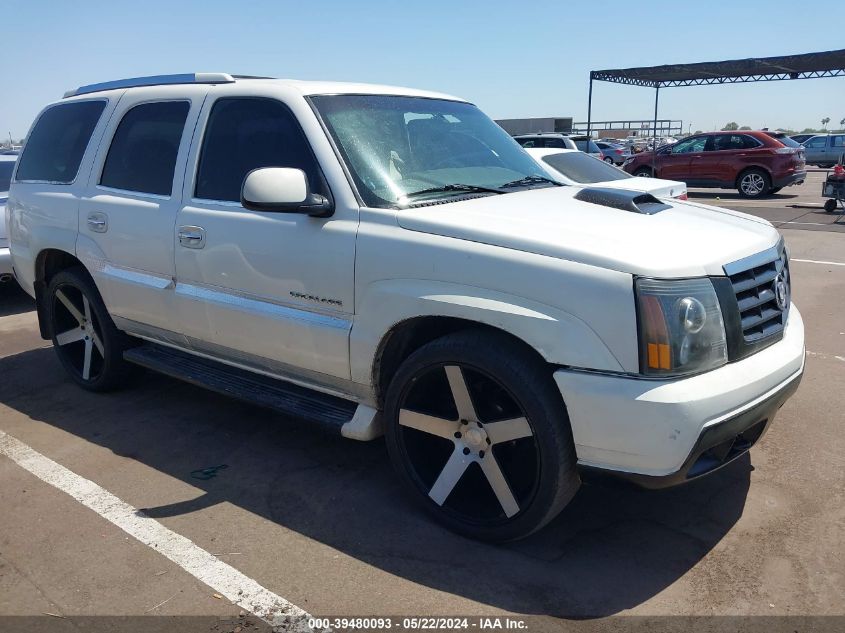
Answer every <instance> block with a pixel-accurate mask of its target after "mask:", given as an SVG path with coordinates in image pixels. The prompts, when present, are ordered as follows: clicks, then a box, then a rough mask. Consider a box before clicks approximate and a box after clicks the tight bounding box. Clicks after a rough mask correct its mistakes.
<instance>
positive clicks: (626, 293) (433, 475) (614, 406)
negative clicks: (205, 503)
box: [6, 73, 804, 541]
mask: <svg viewBox="0 0 845 633" xmlns="http://www.w3.org/2000/svg"><path fill="white" fill-rule="evenodd" d="M6 222H7V225H8V236H9V240H10V243H11V254H12V261H13V265H14V272H15V275H16V277H17V279H18V281H19V282H20V283H21V285H22V286H23V288H24V289H25V290H26V291H27V292H29V293H30V294H31V295H32V296H33V297H35V299H36V301H37V308H38V317H39V321H40V326H41V333H42V335H43V336H44V337H45V338H49V339H52V341H53V344H54V346H55V349H56V352H57V354H58V357H59V359H60V361H61V362H62V364H63V365H64V367H65V368H66V369H67V371H68V373H69V375H70V376H71V378H72V379H73V380H75V381H76V382H77V383H79V385H81V386H82V387H84V388H87V389H91V390H105V389H110V388H113V387H115V386H117V385H119V384H120V383H121V382H122V381H123V380H124V379H125V378H126V377H127V376H128V375H129V373H130V372H129V371H128V368H130V367H131V366H132V364H136V365H142V366H145V367H148V368H152V369H154V370H157V371H161V372H164V373H166V374H169V375H171V376H174V377H178V378H181V379H184V380H188V381H190V382H192V383H195V384H199V385H203V386H205V387H208V388H210V389H214V390H217V391H220V392H223V393H226V394H230V395H233V396H237V397H241V398H244V399H246V400H249V401H251V402H254V403H257V404H260V405H264V406H267V407H269V408H271V409H275V410H276V411H281V412H283V413H285V414H288V415H295V416H298V417H300V418H304V419H308V420H311V421H313V422H314V423H316V424H319V425H322V426H323V427H326V428H328V429H332V430H335V431H337V432H339V433H341V434H343V435H344V436H346V437H349V438H353V439H358V440H370V439H374V438H376V437H379V436H381V435H382V434H385V435H386V443H387V448H388V451H389V453H390V456H391V459H392V461H393V463H394V465H395V467H396V469H397V471H398V473H399V475H400V478H401V479H402V480H403V481H404V483H405V484H407V488H408V489H409V490H410V491H411V494H413V495H414V496H415V497H416V498H417V499H418V500H419V501H420V502H421V504H422V506H423V507H424V508H426V509H427V510H428V511H430V512H431V513H432V515H433V516H434V517H436V518H437V519H438V520H439V521H441V522H442V523H444V524H445V525H447V526H448V527H450V528H451V529H454V530H456V531H459V532H461V533H463V534H466V535H470V536H472V537H475V538H481V539H487V540H494V541H501V540H508V539H514V538H519V537H522V536H525V535H527V534H529V533H531V532H533V531H535V530H537V529H539V528H540V527H541V526H543V525H544V524H546V523H547V522H548V521H550V520H551V519H552V518H553V517H554V516H555V515H557V514H558V513H559V512H560V511H561V510H562V509H563V507H564V506H565V505H566V504H567V502H568V501H569V500H570V499H571V498H572V497H573V495H574V494H575V493H576V491H577V489H578V486H579V484H580V480H581V475H583V474H584V473H589V472H604V473H611V474H615V475H618V476H621V477H626V478H628V479H631V480H633V481H635V482H637V483H640V484H642V485H644V486H651V487H659V486H665V485H671V484H676V483H680V482H685V481H688V480H690V479H694V478H696V477H698V476H700V475H703V474H705V473H708V472H711V471H713V470H715V469H717V468H719V467H720V466H722V465H724V464H726V463H728V462H730V461H731V460H733V459H735V458H736V457H737V456H739V455H742V454H743V453H745V452H746V451H747V450H748V449H749V448H750V447H751V445H752V444H754V442H755V441H757V440H758V439H759V438H760V437H761V435H762V434H763V432H764V431H765V430H766V428H767V427H768V425H769V424H770V423H771V422H772V419H773V417H774V415H775V413H776V412H777V410H778V409H779V407H780V406H781V405H782V404H783V403H784V401H785V400H786V399H787V398H788V397H789V396H790V395H791V394H792V393H793V391H794V390H795V389H796V387H797V385H798V383H799V380H800V378H801V375H802V372H803V368H804V326H803V323H802V321H801V316H800V314H799V312H798V310H797V309H796V308H795V306H792V305H791V302H790V279H789V258H788V253H787V251H786V249H785V248H784V244H783V242H782V240H781V238H780V236H779V235H778V233H777V231H776V230H775V229H774V228H773V227H772V226H771V225H770V224H769V223H768V222H766V221H764V220H761V219H758V218H754V217H750V216H747V215H744V214H741V213H736V212H733V211H729V210H726V209H716V208H712V207H706V206H704V205H700V204H694V203H692V202H683V201H678V200H672V199H657V198H655V197H653V196H651V195H650V194H647V193H642V192H635V191H626V190H619V189H601V188H590V187H573V186H562V185H560V184H559V183H556V182H552V181H551V180H549V179H548V177H547V176H546V175H544V172H543V171H542V169H541V168H540V167H539V165H537V163H535V162H534V161H533V160H532V159H531V157H530V156H528V154H526V153H525V151H524V150H523V149H522V148H521V147H520V146H519V145H518V144H517V143H516V142H515V141H514V140H513V139H511V138H510V137H509V136H508V135H507V134H506V133H505V132H504V131H503V130H501V129H500V128H499V127H497V126H496V124H495V123H493V122H492V121H491V120H490V119H489V118H488V117H487V116H485V115H484V114H483V113H482V112H480V111H479V110H478V109H477V108H476V107H475V106H473V105H472V104H470V103H467V102H466V101H463V100H461V99H458V98H455V97H450V96H447V95H442V94H435V93H430V92H422V91H417V90H408V89H404V88H394V87H385V86H372V85H364V84H338V83H322V82H316V83H309V82H300V81H287V80H285V81H282V80H274V79H265V78H254V77H239V76H232V75H227V74H222V73H205V74H188V75H175V76H172V75H169V76H158V77H144V78H138V79H127V80H121V81H116V82H110V83H105V84H97V85H91V86H84V87H81V88H79V89H77V90H73V91H71V92H69V93H67V94H66V95H65V97H64V98H63V99H61V100H59V101H57V102H56V103H53V104H50V105H49V106H47V107H46V108H45V109H44V110H43V111H42V112H41V113H40V114H39V115H38V118H37V119H36V121H35V123H34V125H33V127H32V129H31V130H30V132H29V135H28V137H27V140H26V143H25V146H24V149H23V152H22V154H21V156H20V159H19V160H18V163H17V167H16V171H15V174H14V175H13V179H12V185H11V191H10V196H9V201H8V206H7V217H6ZM232 424H233V425H236V424H237V422H236V421H233V422H232Z"/></svg>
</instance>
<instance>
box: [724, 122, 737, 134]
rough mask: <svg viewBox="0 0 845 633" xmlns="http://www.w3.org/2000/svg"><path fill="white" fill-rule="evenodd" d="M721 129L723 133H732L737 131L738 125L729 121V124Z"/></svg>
mask: <svg viewBox="0 0 845 633" xmlns="http://www.w3.org/2000/svg"><path fill="white" fill-rule="evenodd" d="M722 129H723V130H725V131H729V132H730V131H733V130H738V129H739V124H737V122H736V121H731V122H730V123H728V124H727V125H725V127H723V128H722Z"/></svg>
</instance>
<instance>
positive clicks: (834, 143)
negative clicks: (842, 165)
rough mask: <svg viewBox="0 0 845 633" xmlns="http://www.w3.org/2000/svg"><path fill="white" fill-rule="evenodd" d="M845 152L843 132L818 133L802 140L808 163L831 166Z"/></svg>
mask: <svg viewBox="0 0 845 633" xmlns="http://www.w3.org/2000/svg"><path fill="white" fill-rule="evenodd" d="M843 153H845V134H819V135H818V136H814V137H812V138H809V139H807V140H806V141H804V154H805V156H806V158H807V164H808V165H818V166H819V167H832V166H833V165H835V164H836V163H838V162H839V161H840V160H842V154H843Z"/></svg>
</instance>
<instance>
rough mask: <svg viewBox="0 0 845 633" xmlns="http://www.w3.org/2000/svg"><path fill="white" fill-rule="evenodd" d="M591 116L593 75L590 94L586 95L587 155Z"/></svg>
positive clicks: (591, 74)
mask: <svg viewBox="0 0 845 633" xmlns="http://www.w3.org/2000/svg"><path fill="white" fill-rule="evenodd" d="M592 115H593V73H590V92H589V94H588V95H587V144H586V148H587V153H588V154H589V153H590V123H591V122H592Z"/></svg>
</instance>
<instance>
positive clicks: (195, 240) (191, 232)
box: [177, 226, 205, 248]
mask: <svg viewBox="0 0 845 633" xmlns="http://www.w3.org/2000/svg"><path fill="white" fill-rule="evenodd" d="M177 235H178V237H179V243H180V244H181V245H182V246H184V247H185V248H202V247H203V246H205V229H204V228H202V227H201V226H180V227H179V232H178V233H177Z"/></svg>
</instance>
